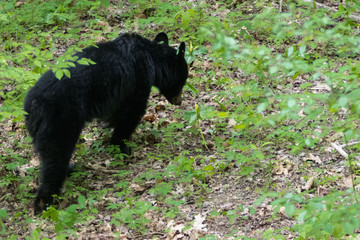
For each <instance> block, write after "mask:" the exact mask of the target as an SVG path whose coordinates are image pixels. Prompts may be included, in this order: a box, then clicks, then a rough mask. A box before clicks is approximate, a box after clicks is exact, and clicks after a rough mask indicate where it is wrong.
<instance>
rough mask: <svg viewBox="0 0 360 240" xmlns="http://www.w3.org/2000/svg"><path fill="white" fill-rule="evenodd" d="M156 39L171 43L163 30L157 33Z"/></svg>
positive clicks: (167, 43)
mask: <svg viewBox="0 0 360 240" xmlns="http://www.w3.org/2000/svg"><path fill="white" fill-rule="evenodd" d="M154 41H155V42H164V44H166V45H169V39H168V36H167V35H166V33H164V32H161V33H159V34H158V35H156V37H155V39H154Z"/></svg>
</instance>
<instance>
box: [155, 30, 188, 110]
mask: <svg viewBox="0 0 360 240" xmlns="http://www.w3.org/2000/svg"><path fill="white" fill-rule="evenodd" d="M154 41H156V42H163V44H164V45H166V47H167V48H171V47H169V46H168V43H169V41H168V37H167V35H166V34H165V33H159V34H158V35H157V36H156V38H155V40H154ZM169 52H170V54H169V55H168V59H167V64H168V65H169V71H168V76H167V77H168V78H170V79H167V81H166V84H164V83H163V84H157V86H156V87H158V88H159V90H160V92H161V94H162V95H164V96H165V97H166V99H167V100H168V101H169V102H170V103H171V104H174V105H181V94H182V89H183V87H184V85H185V83H186V79H187V77H188V73H189V70H188V65H187V63H186V61H185V43H184V42H182V43H181V44H180V46H179V48H178V49H177V50H176V49H173V48H171V51H169Z"/></svg>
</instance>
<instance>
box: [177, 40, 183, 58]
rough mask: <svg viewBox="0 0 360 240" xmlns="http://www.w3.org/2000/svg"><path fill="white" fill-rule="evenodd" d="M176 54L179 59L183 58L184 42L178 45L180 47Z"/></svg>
mask: <svg viewBox="0 0 360 240" xmlns="http://www.w3.org/2000/svg"><path fill="white" fill-rule="evenodd" d="M177 54H178V56H180V57H184V56H185V43H184V42H182V43H180V46H179V48H178V51H177Z"/></svg>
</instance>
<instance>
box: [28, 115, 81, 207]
mask: <svg viewBox="0 0 360 240" xmlns="http://www.w3.org/2000/svg"><path fill="white" fill-rule="evenodd" d="M55 125H56V124H54V122H52V123H51V126H52V127H51V128H50V129H49V128H48V129H44V131H43V132H39V133H38V134H37V136H36V139H35V146H36V149H37V150H38V152H39V154H40V160H41V173H40V187H39V190H38V193H37V196H36V198H35V205H34V211H35V214H40V213H42V211H43V210H45V209H46V208H47V207H48V206H49V205H51V204H53V195H58V194H59V193H60V189H61V187H62V185H63V183H64V181H65V178H66V176H67V175H68V173H69V169H70V168H71V166H69V162H70V159H71V155H72V153H73V151H74V148H75V144H76V142H77V140H78V137H79V135H80V132H81V129H82V124H78V126H76V124H74V120H72V121H71V122H70V124H66V122H63V123H62V126H59V125H58V126H55ZM48 126H49V125H48ZM64 126H65V127H64Z"/></svg>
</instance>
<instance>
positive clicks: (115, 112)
mask: <svg viewBox="0 0 360 240" xmlns="http://www.w3.org/2000/svg"><path fill="white" fill-rule="evenodd" d="M159 42H162V43H159ZM177 51H178V52H177ZM184 53H185V44H184V43H181V44H180V47H179V49H173V48H171V47H169V46H168V37H167V35H166V34H165V33H160V34H158V35H157V36H156V38H155V40H154V41H150V40H148V39H145V38H143V37H141V36H139V35H137V34H130V33H126V34H121V35H120V36H119V37H118V38H116V39H115V40H113V41H109V42H106V43H102V44H98V45H97V47H94V46H91V47H88V48H85V49H83V51H82V52H79V53H77V54H76V56H78V57H79V59H81V58H88V59H91V60H92V61H94V62H95V63H96V64H95V65H80V64H78V63H75V67H71V68H69V71H70V73H71V78H68V77H66V76H64V77H62V79H61V80H58V79H56V77H55V74H54V73H53V72H52V71H51V70H50V71H48V72H46V73H45V74H44V75H43V76H42V77H41V78H40V79H39V81H38V82H37V83H36V84H35V86H34V87H33V88H32V89H31V90H30V91H29V93H28V94H27V96H26V99H25V106H24V108H25V111H26V112H27V113H28V114H27V115H26V127H27V129H28V131H29V133H30V135H31V137H32V138H33V143H34V146H35V149H36V150H37V151H38V152H39V154H40V159H41V162H42V166H41V179H40V181H41V184H40V188H39V190H38V193H37V196H36V199H35V213H36V214H38V213H41V212H42V211H43V210H44V209H45V208H46V206H48V205H50V204H52V203H53V197H52V195H54V194H59V191H60V188H61V186H62V184H63V182H64V180H65V177H66V174H67V172H68V167H69V161H70V158H71V155H72V153H73V151H74V148H75V144H76V142H77V140H78V137H79V135H80V132H81V130H82V128H83V127H84V124H85V122H87V121H91V120H92V119H94V118H98V119H103V120H105V121H107V122H109V124H110V126H111V127H113V128H114V130H113V134H112V137H111V144H114V145H120V149H121V150H122V152H124V153H126V154H130V152H131V149H130V148H129V147H128V146H127V145H126V144H125V142H124V140H128V139H129V138H130V136H131V134H132V133H133V132H134V130H135V128H136V126H137V125H138V124H139V122H140V120H141V118H142V116H143V115H144V113H145V110H146V106H147V100H148V97H149V94H150V91H151V86H155V87H157V88H158V89H159V90H160V92H161V93H162V94H163V95H164V96H165V97H166V98H167V99H168V101H169V102H170V103H172V104H176V105H180V104H181V91H182V88H183V86H184V84H185V82H186V79H187V76H188V68H187V64H186V62H185V59H184Z"/></svg>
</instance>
